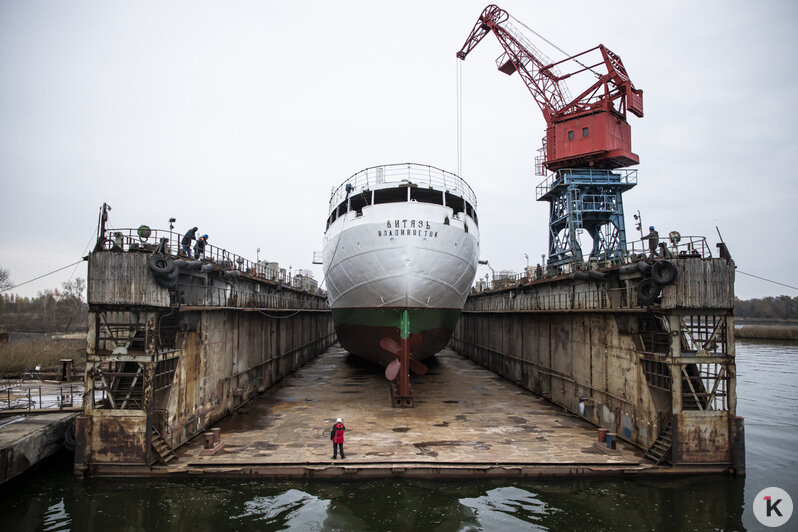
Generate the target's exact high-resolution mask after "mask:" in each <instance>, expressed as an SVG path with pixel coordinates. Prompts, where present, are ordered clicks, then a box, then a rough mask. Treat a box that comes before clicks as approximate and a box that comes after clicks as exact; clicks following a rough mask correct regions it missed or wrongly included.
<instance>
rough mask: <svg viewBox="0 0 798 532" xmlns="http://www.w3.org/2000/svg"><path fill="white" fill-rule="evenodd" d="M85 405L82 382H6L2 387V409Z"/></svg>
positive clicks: (0, 408) (40, 408) (35, 408)
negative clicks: (55, 383) (56, 383)
mask: <svg viewBox="0 0 798 532" xmlns="http://www.w3.org/2000/svg"><path fill="white" fill-rule="evenodd" d="M82 405H83V385H81V384H74V383H73V384H60V385H53V384H49V385H48V384H40V385H31V384H24V381H20V382H18V383H16V384H15V383H12V382H6V383H4V385H3V386H2V387H0V411H1V410H28V411H37V410H47V411H52V410H63V409H65V408H70V409H71V408H79V407H81V406H82Z"/></svg>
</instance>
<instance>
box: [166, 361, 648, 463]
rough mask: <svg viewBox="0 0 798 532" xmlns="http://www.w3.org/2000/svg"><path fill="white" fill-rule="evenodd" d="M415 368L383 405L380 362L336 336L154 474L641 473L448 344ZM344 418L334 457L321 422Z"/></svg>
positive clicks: (579, 426) (574, 422) (583, 429)
mask: <svg viewBox="0 0 798 532" xmlns="http://www.w3.org/2000/svg"><path fill="white" fill-rule="evenodd" d="M429 362H430V363H429V372H428V373H427V375H424V376H414V377H413V381H412V385H413V394H414V396H415V404H416V406H415V408H411V409H401V408H392V407H391V405H390V402H389V396H388V384H387V381H386V380H385V377H384V375H383V369H382V368H380V367H378V366H376V365H372V364H370V363H368V362H365V361H361V360H360V359H358V358H357V357H353V356H351V355H349V354H348V353H346V352H345V351H344V350H342V349H341V348H340V347H337V346H336V347H333V348H331V349H329V350H328V351H327V352H325V353H324V354H322V355H321V356H319V357H318V358H316V359H315V360H313V361H311V362H310V363H308V364H307V365H305V366H304V367H302V368H300V369H299V370H297V371H296V372H295V373H293V374H292V375H290V376H288V377H287V378H286V379H284V380H283V381H282V382H281V383H279V384H277V385H276V386H274V387H272V388H271V389H269V390H268V391H266V392H265V393H264V394H263V395H262V396H260V397H258V398H256V399H255V400H253V401H252V402H250V403H249V404H247V405H246V406H245V407H243V408H242V409H240V410H239V411H238V412H236V413H234V415H233V416H231V417H228V418H227V419H225V420H223V421H222V422H221V423H219V424H218V425H217V427H218V428H220V429H221V440H222V442H223V443H224V448H223V450H222V451H220V452H218V453H217V454H216V455H213V456H201V455H200V453H201V451H202V448H203V443H204V441H203V438H201V437H200V438H195V439H194V440H193V441H192V442H189V443H188V444H186V445H184V446H183V447H182V448H180V449H178V451H177V456H178V460H177V461H175V462H173V463H171V464H170V466H168V467H166V466H163V467H156V468H155V471H153V473H154V474H156V475H157V474H158V473H161V474H166V475H170V474H186V473H188V474H203V475H212V476H255V477H270V478H281V477H285V478H289V477H293V478H297V477H300V478H311V477H312V478H326V477H334V476H340V475H348V476H351V477H365V478H373V477H381V476H382V477H384V476H416V477H431V478H432V477H472V476H478V477H486V476H502V477H513V476H516V477H530V476H547V477H556V476H585V475H619V474H625V473H639V472H643V471H646V470H650V469H652V468H654V467H655V466H653V464H649V463H647V462H646V461H645V460H644V459H643V458H642V452H640V451H639V450H637V449H636V448H634V447H632V446H631V445H628V444H625V443H623V442H618V451H617V452H615V453H613V454H606V453H604V452H601V450H600V449H597V448H596V447H595V446H594V443H595V442H596V439H597V432H596V428H595V427H593V426H592V425H591V424H589V423H587V422H585V421H583V420H581V419H579V418H577V417H575V416H572V415H569V414H567V413H565V412H563V410H562V409H561V408H559V407H557V406H555V405H553V404H551V403H549V402H548V401H546V400H545V399H542V398H539V397H536V396H534V395H533V394H531V393H529V392H528V391H526V390H524V389H523V388H521V387H520V386H516V385H515V384H513V383H511V382H509V381H507V380H506V379H503V378H502V377H499V376H497V375H495V374H494V373H492V372H490V371H489V370H487V369H485V368H483V367H481V366H478V365H477V364H475V363H473V362H471V361H469V360H467V359H465V358H463V357H461V356H460V355H458V354H457V353H455V352H453V351H450V350H445V351H443V352H441V353H439V354H438V355H436V357H434V359H433V360H430V361H429ZM337 417H341V418H343V420H344V424H345V425H346V429H347V431H346V442H345V445H344V447H345V452H346V459H344V460H341V459H340V458H339V459H338V460H332V459H331V455H332V445H331V443H330V429H331V427H332V425H333V424H334V422H335V419H336V418H337Z"/></svg>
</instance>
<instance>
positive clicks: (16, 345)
mask: <svg viewBox="0 0 798 532" xmlns="http://www.w3.org/2000/svg"><path fill="white" fill-rule="evenodd" d="M62 358H71V359H72V360H74V364H75V366H83V365H84V362H85V360H86V337H85V335H82V338H74V337H73V338H58V337H55V338H34V339H23V340H17V341H15V342H9V343H3V344H0V376H2V377H5V378H17V377H19V376H20V375H21V374H22V373H23V372H26V371H30V370H32V369H33V368H34V367H35V366H37V365H40V366H42V368H43V373H44V374H45V378H46V377H47V374H48V373H53V374H55V373H56V372H57V369H58V367H59V360H61V359H62Z"/></svg>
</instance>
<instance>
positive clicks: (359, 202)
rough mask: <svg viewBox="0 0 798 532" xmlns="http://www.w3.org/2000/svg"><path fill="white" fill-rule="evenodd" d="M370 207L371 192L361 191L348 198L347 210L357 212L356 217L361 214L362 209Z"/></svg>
mask: <svg viewBox="0 0 798 532" xmlns="http://www.w3.org/2000/svg"><path fill="white" fill-rule="evenodd" d="M368 205H371V191H363V192H361V193H360V194H355V195H354V196H352V197H351V198H349V209H350V210H353V211H357V215H358V216H360V215H361V214H363V207H366V206H368Z"/></svg>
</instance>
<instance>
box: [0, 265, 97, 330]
mask: <svg viewBox="0 0 798 532" xmlns="http://www.w3.org/2000/svg"><path fill="white" fill-rule="evenodd" d="M12 287H13V285H12V283H11V281H10V278H9V275H8V270H5V269H3V268H0V291H7V290H8V289H9V288H12ZM85 293H86V281H85V279H81V278H78V279H74V280H72V281H67V282H65V283H62V284H61V288H60V289H59V288H55V289H48V290H45V291H43V292H39V294H38V295H37V296H36V297H22V296H18V295H15V294H7V293H3V294H2V296H0V331H14V332H74V331H85V330H86V329H87V327H88V325H87V324H88V312H89V307H88V305H87V304H86V301H85V297H84V294H85Z"/></svg>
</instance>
